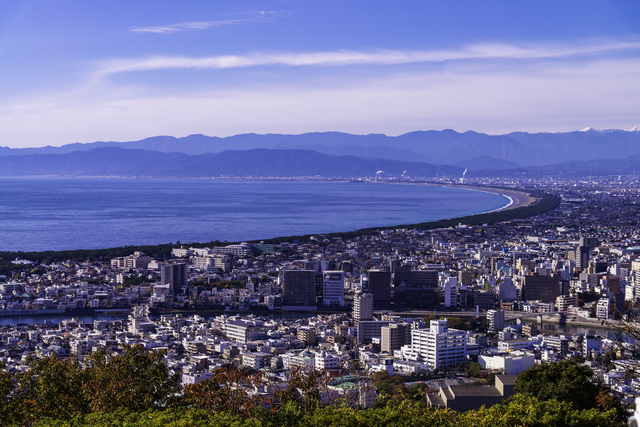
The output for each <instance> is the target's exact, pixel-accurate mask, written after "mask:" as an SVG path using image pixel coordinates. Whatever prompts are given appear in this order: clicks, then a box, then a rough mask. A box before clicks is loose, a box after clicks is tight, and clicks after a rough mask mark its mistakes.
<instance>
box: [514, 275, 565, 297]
mask: <svg viewBox="0 0 640 427" xmlns="http://www.w3.org/2000/svg"><path fill="white" fill-rule="evenodd" d="M559 279H560V277H559V276H558V275H554V276H538V275H533V276H524V283H523V285H522V300H523V301H533V300H540V301H542V302H546V303H549V302H555V301H556V298H557V297H558V296H559V295H560V280H559Z"/></svg>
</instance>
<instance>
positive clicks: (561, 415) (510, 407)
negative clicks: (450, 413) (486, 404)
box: [461, 394, 625, 427]
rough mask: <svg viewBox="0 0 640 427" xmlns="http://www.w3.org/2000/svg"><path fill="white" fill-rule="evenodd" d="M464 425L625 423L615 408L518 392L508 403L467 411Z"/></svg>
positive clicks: (590, 425)
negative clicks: (575, 404)
mask: <svg viewBox="0 0 640 427" xmlns="http://www.w3.org/2000/svg"><path fill="white" fill-rule="evenodd" d="M461 418H462V419H463V420H464V421H463V423H461V425H467V426H478V427H485V426H486V427H508V426H523V427H524V426H526V427H547V426H575V427H604V426H620V427H622V426H624V425H625V423H624V421H621V420H620V419H618V420H617V421H616V420H615V411H613V410H612V411H609V412H600V411H598V410H597V409H594V408H591V409H582V410H581V409H576V408H575V407H573V406H572V405H571V403H569V402H561V401H558V400H555V399H551V400H547V401H540V400H538V399H536V398H534V397H530V396H525V395H522V394H517V395H515V396H513V397H512V398H511V399H509V402H508V403H507V404H506V405H494V406H492V407H490V408H488V409H486V408H482V409H479V410H477V411H469V412H465V413H464V414H463V415H462V417H461Z"/></svg>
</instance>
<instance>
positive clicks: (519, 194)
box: [375, 181, 538, 215]
mask: <svg viewBox="0 0 640 427" xmlns="http://www.w3.org/2000/svg"><path fill="white" fill-rule="evenodd" d="M375 183H378V184H395V185H417V186H427V187H448V188H458V189H462V190H469V191H478V192H481V193H490V194H497V195H499V196H504V197H506V198H507V199H509V203H508V204H507V205H506V206H503V207H501V208H498V209H494V210H491V211H486V212H479V213H477V214H474V215H481V214H486V213H493V212H502V211H508V210H512V209H517V208H520V207H524V206H529V205H531V204H533V203H535V202H536V201H537V200H538V199H535V198H533V197H531V196H530V195H529V194H528V193H526V192H525V191H524V190H515V189H508V188H499V187H485V186H482V185H471V184H450V183H439V182H410V181H409V182H385V181H376V182H375Z"/></svg>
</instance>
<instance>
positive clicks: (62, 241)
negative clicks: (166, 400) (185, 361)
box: [0, 178, 508, 251]
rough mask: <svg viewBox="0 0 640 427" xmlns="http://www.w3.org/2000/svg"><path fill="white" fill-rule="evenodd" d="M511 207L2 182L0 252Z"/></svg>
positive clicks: (399, 195)
mask: <svg viewBox="0 0 640 427" xmlns="http://www.w3.org/2000/svg"><path fill="white" fill-rule="evenodd" d="M507 203H508V199H507V198H506V197H504V196H499V195H496V194H490V193H483V192H477V191H470V190H464V189H457V188H444V187H428V186H416V185H390V184H375V183H339V182H286V181H204V180H203V181H199V180H194V181H191V180H146V179H119V178H0V250H13V251H16V250H21V251H41V250H65V249H95V248H109V247H117V246H124V245H143V244H159V243H168V242H174V243H175V242H177V241H180V242H182V243H185V242H208V241H211V240H227V241H242V240H256V239H266V238H270V237H277V236H287V235H302V234H312V233H328V232H338V231H351V230H357V229H360V228H366V227H376V226H391V225H398V224H412V223H418V222H424V221H433V220H438V219H443V218H454V217H460V216H465V215H470V214H476V213H480V212H486V211H490V210H494V209H498V208H501V207H502V206H505V205H506V204H507Z"/></svg>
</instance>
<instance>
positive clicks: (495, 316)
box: [487, 310, 504, 332]
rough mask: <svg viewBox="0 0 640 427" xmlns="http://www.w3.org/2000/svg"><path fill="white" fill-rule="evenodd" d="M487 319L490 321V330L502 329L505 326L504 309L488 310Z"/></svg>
mask: <svg viewBox="0 0 640 427" xmlns="http://www.w3.org/2000/svg"><path fill="white" fill-rule="evenodd" d="M487 320H488V321H489V330H490V331H494V332H497V331H501V330H502V329H503V328H504V310H489V311H487Z"/></svg>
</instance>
